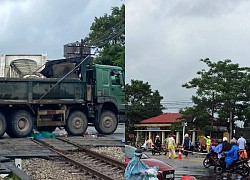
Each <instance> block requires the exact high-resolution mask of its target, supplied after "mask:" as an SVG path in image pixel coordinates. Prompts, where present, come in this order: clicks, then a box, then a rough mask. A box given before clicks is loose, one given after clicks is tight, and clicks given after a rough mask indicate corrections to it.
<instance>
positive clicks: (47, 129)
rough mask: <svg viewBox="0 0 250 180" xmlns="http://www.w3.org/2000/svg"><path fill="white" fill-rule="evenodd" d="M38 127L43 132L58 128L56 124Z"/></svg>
mask: <svg viewBox="0 0 250 180" xmlns="http://www.w3.org/2000/svg"><path fill="white" fill-rule="evenodd" d="M36 129H37V130H38V131H39V132H41V131H47V132H50V133H52V132H53V131H55V130H56V126H41V127H36Z"/></svg>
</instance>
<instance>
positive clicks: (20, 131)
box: [8, 110, 33, 138]
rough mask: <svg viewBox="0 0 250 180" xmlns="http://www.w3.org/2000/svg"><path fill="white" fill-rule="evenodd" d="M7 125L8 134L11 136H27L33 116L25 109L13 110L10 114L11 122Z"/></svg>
mask: <svg viewBox="0 0 250 180" xmlns="http://www.w3.org/2000/svg"><path fill="white" fill-rule="evenodd" d="M9 125H10V126H9V127H8V132H9V133H8V135H9V136H11V137H13V138H23V137H27V136H28V135H29V134H30V133H31V132H32V130H33V118H32V116H31V115H30V113H29V112H27V111H24V110H19V111H15V112H14V113H13V114H12V115H11V122H10V124H9Z"/></svg>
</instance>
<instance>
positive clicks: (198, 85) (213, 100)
mask: <svg viewBox="0 0 250 180" xmlns="http://www.w3.org/2000/svg"><path fill="white" fill-rule="evenodd" d="M201 61H202V62H204V63H205V64H206V65H207V66H208V68H209V69H208V70H207V71H206V70H204V69H203V70H201V71H198V72H197V74H198V75H199V76H200V77H198V78H193V79H192V80H191V81H189V82H188V83H186V84H184V85H182V86H183V87H185V88H187V89H190V88H195V89H196V95H195V96H193V97H192V100H193V102H194V104H195V105H194V107H193V108H192V110H193V111H190V109H187V110H186V115H187V114H189V115H191V114H193V116H197V117H199V118H198V119H197V120H198V121H200V122H202V121H203V123H205V124H206V125H207V126H209V125H210V126H213V117H214V114H215V113H216V114H218V117H219V119H220V120H221V121H227V120H228V119H229V118H230V112H231V113H232V117H233V118H234V117H237V118H238V119H239V120H245V119H246V117H247V116H246V115H247V114H246V112H249V111H247V109H246V107H247V106H248V103H249V97H250V96H249V92H250V91H249V90H250V75H249V72H250V71H249V68H248V67H240V66H239V64H233V63H232V62H231V60H228V59H226V60H224V61H218V62H211V61H210V60H209V59H201ZM189 111H190V112H189ZM201 112H203V113H201ZM197 113H201V114H203V115H204V116H201V117H202V118H201V117H200V116H198V115H197ZM208 115H209V116H208ZM208 117H209V118H208ZM208 119H209V120H210V122H207V123H206V122H205V121H207V120H208Z"/></svg>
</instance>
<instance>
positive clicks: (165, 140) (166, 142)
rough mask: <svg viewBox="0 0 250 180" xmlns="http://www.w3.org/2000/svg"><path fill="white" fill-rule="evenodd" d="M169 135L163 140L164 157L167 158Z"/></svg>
mask: <svg viewBox="0 0 250 180" xmlns="http://www.w3.org/2000/svg"><path fill="white" fill-rule="evenodd" d="M169 137H170V136H169V135H168V136H167V137H166V139H164V143H165V156H167V157H168V140H169Z"/></svg>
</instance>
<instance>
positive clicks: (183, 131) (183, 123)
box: [182, 122, 187, 144]
mask: <svg viewBox="0 0 250 180" xmlns="http://www.w3.org/2000/svg"><path fill="white" fill-rule="evenodd" d="M182 125H183V129H182V144H184V136H185V127H186V126H187V123H186V122H182Z"/></svg>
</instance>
